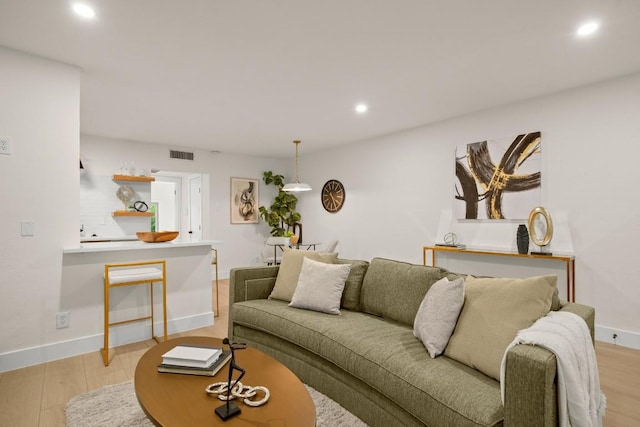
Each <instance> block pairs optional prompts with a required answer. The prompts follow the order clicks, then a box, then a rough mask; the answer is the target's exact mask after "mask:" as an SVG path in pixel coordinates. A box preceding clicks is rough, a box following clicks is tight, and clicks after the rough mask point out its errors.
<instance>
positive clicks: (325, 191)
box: [320, 179, 345, 213]
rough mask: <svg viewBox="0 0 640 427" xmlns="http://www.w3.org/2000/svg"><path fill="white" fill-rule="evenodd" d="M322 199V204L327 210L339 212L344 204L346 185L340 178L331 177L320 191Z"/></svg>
mask: <svg viewBox="0 0 640 427" xmlns="http://www.w3.org/2000/svg"><path fill="white" fill-rule="evenodd" d="M320 197H321V199H322V206H323V207H324V208H325V210H326V211H327V212H332V213H335V212H338V211H339V210H340V208H342V205H344V198H345V192H344V185H342V183H341V182H340V181H338V180H335V179H330V180H329V181H327V182H326V183H325V184H324V186H323V187H322V192H321V193H320Z"/></svg>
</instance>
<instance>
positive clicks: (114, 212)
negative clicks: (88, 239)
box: [111, 211, 153, 217]
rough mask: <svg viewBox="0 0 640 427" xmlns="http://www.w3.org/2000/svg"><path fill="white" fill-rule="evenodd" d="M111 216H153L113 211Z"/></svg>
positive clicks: (147, 213)
mask: <svg viewBox="0 0 640 427" xmlns="http://www.w3.org/2000/svg"><path fill="white" fill-rule="evenodd" d="M111 215H113V216H146V217H150V216H153V212H138V211H135V212H131V211H113V213H112V214H111Z"/></svg>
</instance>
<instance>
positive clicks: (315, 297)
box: [289, 258, 351, 314]
mask: <svg viewBox="0 0 640 427" xmlns="http://www.w3.org/2000/svg"><path fill="white" fill-rule="evenodd" d="M350 269H351V266H350V265H349V264H326V263H324V262H317V261H314V260H312V259H310V258H305V259H304V261H303V262H302V270H301V271H300V277H299V279H298V286H296V290H295V292H294V293H293V297H292V298H291V302H290V303H289V306H290V307H296V308H304V309H307V310H315V311H322V312H324V313H329V314H340V299H341V298H342V291H343V290H344V283H345V281H346V280H347V276H348V275H349V270H350Z"/></svg>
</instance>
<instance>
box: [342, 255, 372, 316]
mask: <svg viewBox="0 0 640 427" xmlns="http://www.w3.org/2000/svg"><path fill="white" fill-rule="evenodd" d="M336 264H350V265H351V270H350V271H349V277H347V282H346V283H345V285H344V292H343V293H342V300H341V301H340V307H342V308H346V309H347V310H351V311H359V310H360V292H361V291H362V282H363V280H364V276H365V274H366V272H367V268H368V267H369V263H368V262H367V261H360V260H354V259H340V258H338V260H337V261H336Z"/></svg>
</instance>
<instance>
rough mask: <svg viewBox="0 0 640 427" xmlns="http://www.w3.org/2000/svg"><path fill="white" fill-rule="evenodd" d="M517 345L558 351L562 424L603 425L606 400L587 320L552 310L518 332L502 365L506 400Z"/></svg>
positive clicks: (559, 400)
mask: <svg viewBox="0 0 640 427" xmlns="http://www.w3.org/2000/svg"><path fill="white" fill-rule="evenodd" d="M517 344H532V345H538V346H540V347H544V348H546V349H548V350H550V351H552V352H553V353H555V355H556V359H557V361H558V413H559V418H560V419H559V425H560V427H567V426H573V427H595V426H602V416H603V415H604V410H605V407H606V399H605V396H604V394H602V391H601V390H600V379H599V374H598V363H597V361H596V353H595V349H594V348H593V342H592V341H591V335H590V334H589V329H588V328H587V324H586V323H585V321H584V319H582V318H581V317H580V316H578V315H576V314H574V313H569V312H560V311H552V312H550V313H549V314H547V315H546V316H545V317H542V318H540V319H538V320H537V321H536V322H535V323H534V324H533V325H532V326H531V327H530V328H527V329H523V330H521V331H519V332H518V334H517V335H516V338H515V339H514V340H513V342H512V343H511V344H509V346H508V347H507V350H506V351H505V354H504V356H503V358H502V365H501V367H500V390H501V393H502V402H503V403H504V375H505V364H506V359H507V352H508V351H509V349H510V348H511V347H513V346H514V345H517Z"/></svg>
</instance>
